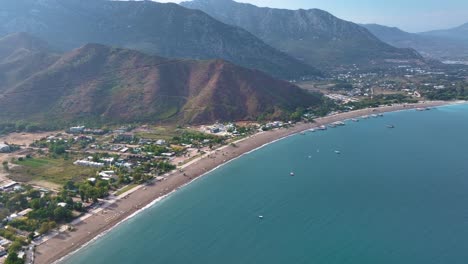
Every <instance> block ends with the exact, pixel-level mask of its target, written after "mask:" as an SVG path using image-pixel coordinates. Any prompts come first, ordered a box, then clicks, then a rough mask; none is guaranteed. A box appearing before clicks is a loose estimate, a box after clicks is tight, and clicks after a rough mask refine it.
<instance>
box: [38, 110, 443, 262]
mask: <svg viewBox="0 0 468 264" xmlns="http://www.w3.org/2000/svg"><path fill="white" fill-rule="evenodd" d="M447 104H448V103H447V102H426V103H419V104H408V105H395V106H388V107H381V108H378V109H363V110H357V111H352V112H348V113H341V114H337V115H334V116H327V117H323V118H319V119H317V120H316V123H308V124H298V125H296V126H295V127H293V128H289V129H279V130H274V131H269V132H263V133H258V134H255V135H253V136H251V137H249V138H247V139H244V140H241V141H239V142H237V143H236V147H234V146H230V145H229V146H224V147H223V148H221V149H220V150H217V153H216V154H211V155H210V158H208V157H206V156H205V157H202V158H200V159H197V160H194V161H193V162H191V163H190V164H188V165H187V166H186V167H185V168H184V172H185V174H186V176H184V175H183V173H179V172H175V173H173V174H172V175H171V176H169V177H168V178H167V180H165V181H163V182H160V183H157V184H154V185H149V186H144V187H140V188H135V190H132V192H131V193H130V194H128V196H127V198H123V199H117V200H116V201H112V203H110V204H108V206H107V208H105V209H104V210H96V211H95V212H94V213H93V215H91V216H88V217H86V218H85V219H84V220H82V221H81V222H79V223H76V224H75V227H76V231H73V232H63V233H60V234H59V235H57V236H55V237H53V238H52V239H50V240H48V241H46V242H44V243H43V244H41V245H38V246H37V247H36V258H35V263H37V264H48V263H53V262H54V261H57V260H59V259H61V258H62V257H64V256H66V255H68V254H70V253H71V252H74V251H76V250H78V249H79V248H80V247H82V246H83V245H85V244H86V243H88V242H89V241H91V240H92V239H93V238H95V237H97V236H98V235H100V234H102V233H103V232H105V231H107V230H110V229H111V228H112V227H114V226H115V225H117V224H118V223H120V222H122V221H123V220H125V219H126V218H128V217H129V216H132V215H133V214H134V213H135V212H138V211H139V210H141V209H142V208H144V207H145V206H146V205H148V204H150V203H152V202H153V201H155V200H156V199H158V198H160V197H164V196H165V195H168V194H169V193H171V192H172V191H174V190H177V189H178V188H179V187H181V186H184V185H186V184H188V183H190V182H191V181H193V180H194V179H195V178H197V177H199V176H202V175H204V174H206V173H207V172H208V171H211V170H213V169H215V168H217V167H219V166H221V165H222V164H224V163H226V162H227V161H230V160H232V159H234V158H237V157H239V156H240V155H242V154H244V153H247V152H250V151H252V150H254V149H257V148H259V147H262V146H263V145H265V144H268V143H271V142H273V141H276V140H278V139H281V138H284V137H287V136H290V135H293V134H297V133H299V132H302V131H305V130H307V129H311V128H314V127H317V126H320V125H324V124H329V123H333V122H337V121H343V120H347V119H351V118H357V117H360V116H364V115H371V114H377V113H385V112H393V111H400V110H407V109H415V108H419V107H436V106H442V105H447Z"/></svg>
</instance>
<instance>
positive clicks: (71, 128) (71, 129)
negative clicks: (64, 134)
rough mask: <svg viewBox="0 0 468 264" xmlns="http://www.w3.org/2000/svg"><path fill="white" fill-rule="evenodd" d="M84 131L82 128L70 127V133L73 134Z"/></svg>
mask: <svg viewBox="0 0 468 264" xmlns="http://www.w3.org/2000/svg"><path fill="white" fill-rule="evenodd" d="M84 130H85V127H84V126H76V127H70V133H73V134H79V133H83V132H84Z"/></svg>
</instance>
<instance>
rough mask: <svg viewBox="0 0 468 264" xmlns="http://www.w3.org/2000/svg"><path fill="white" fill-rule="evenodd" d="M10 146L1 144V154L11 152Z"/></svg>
mask: <svg viewBox="0 0 468 264" xmlns="http://www.w3.org/2000/svg"><path fill="white" fill-rule="evenodd" d="M10 150H11V149H10V146H8V145H7V144H4V143H0V153H6V152H10Z"/></svg>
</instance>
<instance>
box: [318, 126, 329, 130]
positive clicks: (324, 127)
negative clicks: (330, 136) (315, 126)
mask: <svg viewBox="0 0 468 264" xmlns="http://www.w3.org/2000/svg"><path fill="white" fill-rule="evenodd" d="M319 129H320V130H327V127H326V126H320V127H319Z"/></svg>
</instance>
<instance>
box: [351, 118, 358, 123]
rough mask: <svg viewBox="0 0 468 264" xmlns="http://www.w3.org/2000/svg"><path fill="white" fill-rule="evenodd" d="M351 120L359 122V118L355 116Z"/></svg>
mask: <svg viewBox="0 0 468 264" xmlns="http://www.w3.org/2000/svg"><path fill="white" fill-rule="evenodd" d="M351 121H353V122H359V119H356V118H353V119H351Z"/></svg>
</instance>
